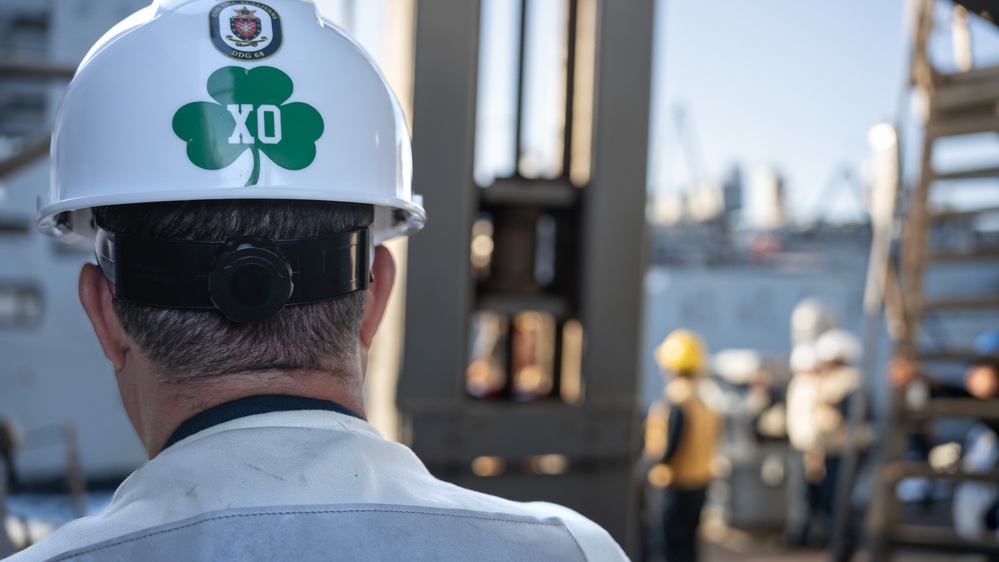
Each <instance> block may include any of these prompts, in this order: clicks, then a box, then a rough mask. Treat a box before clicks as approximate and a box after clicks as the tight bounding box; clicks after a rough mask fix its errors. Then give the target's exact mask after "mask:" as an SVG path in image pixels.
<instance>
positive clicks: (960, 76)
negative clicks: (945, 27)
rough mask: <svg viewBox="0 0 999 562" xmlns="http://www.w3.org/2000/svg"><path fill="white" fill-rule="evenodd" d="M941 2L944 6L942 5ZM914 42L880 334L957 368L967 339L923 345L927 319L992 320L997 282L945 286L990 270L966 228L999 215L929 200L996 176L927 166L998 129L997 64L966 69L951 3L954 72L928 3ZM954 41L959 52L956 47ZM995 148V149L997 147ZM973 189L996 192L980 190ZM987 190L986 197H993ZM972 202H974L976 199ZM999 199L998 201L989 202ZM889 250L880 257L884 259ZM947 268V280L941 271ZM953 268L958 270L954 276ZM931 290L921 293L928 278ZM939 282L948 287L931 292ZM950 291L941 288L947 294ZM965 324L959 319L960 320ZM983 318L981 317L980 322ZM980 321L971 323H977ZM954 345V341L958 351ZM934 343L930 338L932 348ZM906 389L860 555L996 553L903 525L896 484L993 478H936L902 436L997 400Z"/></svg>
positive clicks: (994, 407)
mask: <svg viewBox="0 0 999 562" xmlns="http://www.w3.org/2000/svg"><path fill="white" fill-rule="evenodd" d="M948 4H950V2H948ZM914 5H915V6H916V13H915V16H916V33H915V46H914V49H913V56H912V70H911V84H912V86H913V87H914V88H916V89H917V90H918V91H919V92H920V93H921V94H922V97H923V99H924V100H925V110H926V111H925V114H924V116H925V123H924V138H923V141H922V150H921V155H920V159H921V165H920V171H919V177H918V181H917V182H916V183H915V185H914V186H913V188H912V189H911V190H909V192H908V193H906V194H905V195H904V197H905V199H906V201H905V204H906V209H905V211H906V215H905V219H904V224H903V229H902V230H901V232H900V233H898V235H897V238H896V242H898V243H900V247H901V254H900V257H901V260H900V264H898V267H896V268H891V267H886V268H885V271H886V273H887V275H886V276H885V277H886V279H885V285H884V300H885V306H886V312H887V316H888V327H889V333H890V334H891V335H892V337H893V339H894V340H895V342H896V354H897V355H898V356H900V357H903V358H907V359H910V360H914V361H919V362H923V363H925V362H937V363H941V362H960V361H967V360H969V359H972V358H973V357H974V353H973V351H972V350H971V346H970V340H968V339H966V336H965V339H964V341H963V342H961V341H948V342H944V343H943V344H942V345H929V342H930V341H931V340H930V338H928V337H927V334H928V332H929V330H928V325H927V322H928V321H929V320H930V319H931V318H935V319H939V320H942V319H944V318H951V319H953V318H955V317H956V318H958V320H959V321H964V322H965V324H969V323H973V322H969V321H968V320H967V319H968V318H969V317H970V316H972V315H981V314H994V313H995V312H996V311H999V285H995V286H993V287H992V288H991V290H990V291H988V292H987V293H979V294H970V293H965V292H963V291H960V290H958V291H955V290H953V284H952V283H951V282H950V281H953V280H955V279H958V278H959V276H960V275H962V274H964V275H970V274H973V273H972V272H971V269H972V268H974V267H976V266H975V265H970V264H973V263H975V262H978V265H977V267H989V266H988V265H986V264H988V263H991V264H992V265H995V264H999V240H991V241H988V240H985V241H984V242H983V240H982V239H981V238H982V237H981V236H977V235H976V233H975V230H974V227H973V224H974V223H973V221H974V220H975V219H976V217H981V216H983V215H986V214H999V207H995V206H989V205H988V204H983V205H979V206H977V207H971V208H966V209H961V210H959V211H953V210H937V209H934V206H933V205H932V203H931V202H932V200H933V197H934V195H941V194H944V193H946V190H948V189H960V188H959V187H956V186H968V185H969V184H972V182H973V181H974V180H983V179H988V178H999V167H986V168H975V169H963V170H957V171H946V172H942V171H939V170H937V169H936V168H935V167H934V154H935V153H936V152H938V151H939V146H938V144H939V142H940V141H941V140H943V139H947V138H949V137H955V136H961V135H973V134H976V133H989V132H999V67H989V68H972V67H971V62H970V60H971V59H970V47H969V46H968V45H969V41H970V40H969V39H968V37H967V35H965V33H966V30H967V20H966V19H965V20H964V22H963V24H964V27H963V31H962V27H961V25H960V24H961V23H962V21H961V20H962V19H963V18H967V17H968V13H967V11H966V10H964V8H963V7H962V6H960V5H958V6H955V23H956V24H957V25H955V28H954V31H953V34H954V37H955V38H956V40H955V46H956V47H957V52H956V53H955V55H956V57H955V58H956V60H957V67H958V68H959V70H958V71H957V72H947V73H945V72H940V71H939V70H937V69H936V68H934V66H933V64H931V60H930V56H929V50H928V46H929V43H930V36H931V31H933V28H934V9H935V5H936V1H935V0H917V1H916V2H914ZM962 44H963V47H962ZM997 144H999V143H997ZM979 188H980V189H993V190H994V189H995V187H994V184H993V185H991V186H989V187H982V186H979ZM993 192H994V191H993ZM980 199H981V198H980ZM996 199H999V198H996ZM948 226H950V227H952V228H954V230H953V231H954V232H964V233H965V234H966V235H968V236H965V240H964V241H963V243H962V244H960V245H958V246H957V247H955V246H954V245H952V244H950V245H949V244H947V240H946V236H943V234H945V233H946V232H947V230H946V229H947V227H948ZM889 253H890V252H884V255H885V257H886V259H891V258H888V254H889ZM947 268H951V269H950V271H951V274H949V275H948V274H947V273H946V271H945V270H947ZM954 268H965V269H966V271H964V272H963V273H962V272H960V271H959V272H957V273H954ZM941 272H943V274H944V275H948V276H947V277H944V278H942V279H949V280H950V281H948V282H942V281H941V278H937V281H938V283H936V284H935V285H937V287H930V285H933V283H929V282H927V281H928V277H929V276H931V275H940V274H941ZM939 285H947V287H944V288H943V290H940V289H941V287H939ZM948 289H950V291H948ZM962 318H963V319H964V320H961V319H962ZM991 318H992V320H991V321H992V324H991V327H992V328H993V329H996V328H999V314H997V315H994V316H992V317H991ZM987 321H988V320H986V322H987ZM981 322H982V321H981V319H979V323H981ZM962 343H963V345H962ZM938 344H939V342H938ZM916 394H917V393H913V392H911V391H910V392H906V391H905V390H894V391H893V392H892V397H891V404H890V411H889V415H888V417H887V420H886V427H885V434H884V439H883V442H882V449H881V454H882V457H881V460H882V462H881V463H880V465H879V467H878V471H877V474H876V477H875V481H874V486H873V490H872V498H871V504H870V509H869V512H868V520H867V524H868V528H867V530H868V536H869V539H870V540H869V547H870V548H869V551H868V552H869V559H871V560H888V559H891V558H892V555H893V552H894V550H895V549H896V548H899V547H909V548H918V549H928V550H939V551H949V552H973V553H982V554H992V555H999V541H997V540H996V538H995V537H996V534H995V533H994V532H991V533H990V532H986V533H984V534H983V536H982V538H981V539H979V540H968V539H965V538H962V537H961V536H960V535H958V534H957V533H956V532H955V531H954V530H953V528H952V527H951V526H942V525H916V524H912V523H910V522H906V521H905V518H904V517H902V509H901V505H900V502H899V499H898V495H897V490H896V487H897V485H898V483H899V482H901V481H902V480H903V479H904V478H908V477H922V478H926V479H930V480H952V481H958V482H961V481H988V482H999V471H995V470H994V471H992V472H989V473H985V474H978V473H974V474H973V473H968V472H964V471H961V470H957V471H955V472H946V473H944V472H938V471H937V470H935V469H933V468H932V467H931V466H930V465H929V464H928V463H926V462H914V461H906V460H904V459H903V455H904V453H905V450H906V446H907V441H908V435H909V432H910V430H911V429H912V428H913V427H914V424H917V423H922V422H924V421H926V420H935V419H941V418H978V419H999V400H977V399H973V398H967V399H960V398H946V399H945V398H934V397H930V396H928V394H926V393H923V395H922V398H923V399H919V400H916V399H914V397H915V395H916Z"/></svg>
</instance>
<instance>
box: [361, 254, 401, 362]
mask: <svg viewBox="0 0 999 562" xmlns="http://www.w3.org/2000/svg"><path fill="white" fill-rule="evenodd" d="M371 275H372V277H373V279H372V281H371V283H370V284H369V285H368V300H367V302H366V303H365V304H364V316H363V318H362V319H361V345H362V346H364V348H365V349H367V348H369V347H371V340H372V339H374V337H375V332H376V331H377V330H378V325H379V324H380V323H381V321H382V315H384V314H385V307H386V305H388V299H389V294H390V293H391V292H392V284H393V283H395V259H393V258H392V254H391V253H390V252H389V251H388V249H387V248H386V247H385V246H378V247H377V248H375V261H374V264H372V266H371Z"/></svg>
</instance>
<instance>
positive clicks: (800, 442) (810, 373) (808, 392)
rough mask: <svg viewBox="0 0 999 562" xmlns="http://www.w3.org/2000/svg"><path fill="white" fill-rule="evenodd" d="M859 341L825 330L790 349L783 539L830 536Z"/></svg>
mask: <svg viewBox="0 0 999 562" xmlns="http://www.w3.org/2000/svg"><path fill="white" fill-rule="evenodd" d="M859 356H860V342H859V341H858V340H857V338H856V336H854V335H853V334H851V333H849V332H847V331H845V330H842V329H833V330H828V331H826V332H825V333H823V334H822V335H820V336H819V337H818V339H817V340H816V341H815V343H814V344H811V343H807V342H805V343H799V344H797V345H796V346H795V347H794V349H793V350H792V352H791V370H792V373H793V374H792V376H791V383H790V384H789V385H788V389H787V435H788V439H789V440H790V442H791V447H792V449H793V450H792V452H793V453H794V459H793V460H794V462H792V466H794V468H793V470H794V471H795V472H797V474H793V475H792V482H795V481H800V479H801V477H802V476H803V478H804V481H803V484H804V485H798V486H792V490H791V491H790V493H791V498H790V499H791V509H790V514H789V519H790V520H789V524H788V530H787V533H786V535H787V536H786V539H787V542H788V544H789V546H795V547H799V546H804V545H806V544H808V543H809V542H810V537H811V536H812V535H813V534H814V535H815V536H816V538H815V541H814V542H816V543H818V544H819V545H821V546H825V544H826V543H827V542H828V540H829V539H830V536H829V535H830V533H831V531H832V524H833V508H834V507H835V502H836V485H837V483H838V481H839V468H840V460H841V455H842V452H843V447H844V445H845V444H846V438H847V430H848V427H847V418H848V411H847V410H848V407H849V402H850V399H851V397H852V396H853V394H854V392H856V391H857V390H858V389H859V388H860V383H861V377H860V373H859V371H857V369H856V368H855V367H854V366H853V365H854V364H855V363H856V361H857V360H858V359H859Z"/></svg>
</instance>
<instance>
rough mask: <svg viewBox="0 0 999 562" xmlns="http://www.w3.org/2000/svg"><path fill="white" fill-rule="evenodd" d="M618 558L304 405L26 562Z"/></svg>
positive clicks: (167, 467)
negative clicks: (458, 483)
mask: <svg viewBox="0 0 999 562" xmlns="http://www.w3.org/2000/svg"><path fill="white" fill-rule="evenodd" d="M49 559H54V560H74V561H75V560H291V561H295V562H303V561H310V560H434V561H438V560H475V561H479V560H483V561H485V560H510V561H514V560H517V561H522V560H589V561H591V562H605V561H615V560H627V557H626V556H625V555H624V553H623V551H622V550H621V548H620V547H619V546H618V545H617V543H615V542H614V540H613V539H612V538H611V537H610V535H608V534H607V532H606V531H604V530H603V529H602V528H600V527H599V526H598V525H596V524H595V523H593V522H592V521H590V520H588V519H586V518H585V517H583V516H581V515H579V514H578V513H576V512H574V511H572V510H570V509H568V508H565V507H561V506H558V505H554V504H549V503H540V502H536V503H519V502H513V501H508V500H505V499H501V498H497V497H493V496H489V495H485V494H481V493H478V492H474V491H470V490H466V489H464V488H460V487H457V486H454V485H452V484H448V483H446V482H442V481H440V480H438V479H436V478H435V477H433V476H432V475H431V474H430V473H429V472H428V471H427V469H426V467H424V466H423V464H422V463H421V462H420V460H419V459H418V458H417V457H416V455H415V454H413V452H412V451H411V450H410V449H409V448H407V447H405V446H403V445H400V444H398V443H394V442H390V441H386V440H385V439H383V438H382V437H381V436H380V435H379V434H378V433H377V432H376V431H375V430H374V428H372V427H371V426H370V425H368V424H367V423H366V422H365V421H363V420H361V419H358V418H355V417H352V416H349V415H344V414H341V413H337V412H332V411H320V410H305V411H279V412H270V413H264V414H257V415H251V416H247V417H242V418H237V419H233V420H230V421H226V422H223V423H221V424H219V425H215V426H213V427H209V428H207V429H204V430H202V431H200V432H198V433H195V434H194V435H191V436H188V437H186V438H184V439H182V440H180V441H179V442H177V443H175V444H173V445H172V446H169V447H168V448H167V449H166V450H164V451H163V452H162V453H160V454H159V455H158V456H157V457H156V458H154V459H152V460H150V461H149V462H148V463H146V464H145V465H144V466H143V467H142V468H140V469H138V470H137V471H135V472H134V473H133V474H132V475H131V476H129V478H128V479H126V480H125V482H123V483H122V485H121V486H120V487H119V488H118V490H117V492H116V493H115V496H114V498H113V500H112V501H111V504H110V505H109V506H108V507H107V509H105V510H104V511H103V512H102V513H100V514H99V515H96V516H93V517H86V518H83V519H78V520H76V521H73V522H70V523H68V524H66V525H64V526H63V527H61V528H59V529H58V530H57V531H56V532H55V533H53V534H52V535H51V536H49V537H48V538H46V539H45V540H43V541H41V542H40V543H38V544H37V545H35V546H33V547H31V548H28V549H27V550H25V551H23V552H21V553H19V554H17V555H15V556H13V557H12V558H10V559H9V560H10V561H12V562H24V561H29V560H49Z"/></svg>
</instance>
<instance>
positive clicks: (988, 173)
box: [933, 168, 999, 180]
mask: <svg viewBox="0 0 999 562" xmlns="http://www.w3.org/2000/svg"><path fill="white" fill-rule="evenodd" d="M933 178H934V179H937V180H972V179H982V178H999V168H974V169H970V170H957V171H954V172H943V173H934V174H933Z"/></svg>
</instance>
